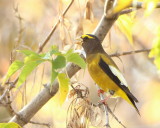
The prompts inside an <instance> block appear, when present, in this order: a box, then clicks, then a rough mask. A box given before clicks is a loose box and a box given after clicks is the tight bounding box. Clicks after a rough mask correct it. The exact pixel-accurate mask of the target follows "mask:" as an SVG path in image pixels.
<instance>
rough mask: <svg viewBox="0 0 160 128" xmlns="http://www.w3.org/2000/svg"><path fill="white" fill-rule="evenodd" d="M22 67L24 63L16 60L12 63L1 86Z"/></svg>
mask: <svg viewBox="0 0 160 128" xmlns="http://www.w3.org/2000/svg"><path fill="white" fill-rule="evenodd" d="M23 65H24V63H23V62H22V61H19V60H16V61H14V62H13V63H12V64H11V65H10V67H9V69H8V72H7V75H6V77H5V79H4V81H3V84H4V83H5V82H6V81H7V80H8V79H9V77H11V76H12V75H13V74H14V73H15V72H16V71H18V70H19V69H20V68H22V67H23Z"/></svg>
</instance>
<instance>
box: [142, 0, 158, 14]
mask: <svg viewBox="0 0 160 128" xmlns="http://www.w3.org/2000/svg"><path fill="white" fill-rule="evenodd" d="M158 2H160V0H144V3H145V8H146V10H145V16H149V15H150V14H151V13H152V12H153V10H154V9H155V8H156V5H157V3H158Z"/></svg>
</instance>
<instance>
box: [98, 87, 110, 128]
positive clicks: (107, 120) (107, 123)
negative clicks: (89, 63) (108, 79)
mask: <svg viewBox="0 0 160 128" xmlns="http://www.w3.org/2000/svg"><path fill="white" fill-rule="evenodd" d="M96 86H97V88H98V89H100V88H99V86H98V85H97V84H96ZM99 96H100V99H101V100H104V96H103V94H102V93H100V94H99ZM103 107H104V111H105V115H106V128H110V125H109V115H108V108H107V105H105V104H103Z"/></svg>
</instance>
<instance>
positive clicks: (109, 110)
mask: <svg viewBox="0 0 160 128" xmlns="http://www.w3.org/2000/svg"><path fill="white" fill-rule="evenodd" d="M105 106H106V107H107V110H108V112H109V113H110V114H111V115H112V116H113V118H114V119H115V120H116V121H117V122H118V123H119V124H120V125H122V126H123V127H124V128H126V126H124V124H122V122H121V121H119V119H118V118H117V117H116V116H115V115H114V113H113V112H112V111H111V109H110V108H109V106H108V105H105Z"/></svg>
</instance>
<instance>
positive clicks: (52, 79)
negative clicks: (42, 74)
mask: <svg viewBox="0 0 160 128" xmlns="http://www.w3.org/2000/svg"><path fill="white" fill-rule="evenodd" d="M57 76H58V72H56V71H55V70H54V68H53V60H52V75H51V85H52V83H53V82H54V80H55V79H56V78H57Z"/></svg>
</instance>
